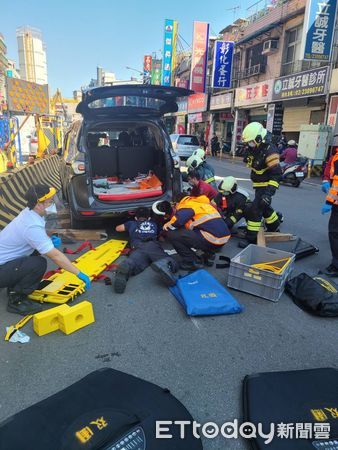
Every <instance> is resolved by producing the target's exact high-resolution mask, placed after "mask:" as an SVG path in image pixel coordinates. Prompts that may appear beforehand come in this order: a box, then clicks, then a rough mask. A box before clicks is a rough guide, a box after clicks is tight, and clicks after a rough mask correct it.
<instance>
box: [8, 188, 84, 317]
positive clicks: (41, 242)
mask: <svg viewBox="0 0 338 450" xmlns="http://www.w3.org/2000/svg"><path fill="white" fill-rule="evenodd" d="M55 193H56V191H55V189H54V188H49V187H48V186H46V185H45V184H35V185H32V186H31V187H30V188H29V189H28V191H27V193H26V195H25V198H26V200H27V208H25V209H24V210H23V211H21V213H20V214H19V215H18V216H17V217H16V218H15V219H13V220H12V222H10V223H9V224H8V225H7V226H6V227H5V228H4V229H3V230H2V231H1V232H0V288H7V295H8V305H7V311H9V312H12V313H17V314H22V315H26V314H34V313H36V312H38V311H41V306H40V305H39V304H38V303H36V302H34V301H30V300H28V298H27V295H29V294H31V293H32V292H33V291H34V290H35V289H37V287H38V286H39V283H40V281H41V279H42V277H43V275H44V273H45V271H46V268H47V261H46V259H45V258H44V256H48V257H49V258H50V259H51V260H52V261H53V262H54V263H55V264H56V265H57V266H58V267H61V268H62V269H64V270H66V271H68V272H70V273H73V274H74V275H76V276H77V277H78V278H79V279H80V280H82V281H83V282H84V283H85V285H86V289H88V288H89V287H90V278H89V277H88V276H87V275H86V274H84V273H82V272H80V271H79V269H78V268H77V267H75V266H74V265H73V264H72V263H71V262H70V261H69V259H68V258H67V257H66V256H65V255H64V254H63V253H61V252H60V251H59V250H57V249H56V248H55V247H54V242H53V238H52V239H51V238H49V237H48V235H47V233H46V230H45V225H46V222H45V219H44V215H45V213H46V210H48V208H50V206H51V205H52V204H53V197H54V195H55ZM41 255H43V256H41Z"/></svg>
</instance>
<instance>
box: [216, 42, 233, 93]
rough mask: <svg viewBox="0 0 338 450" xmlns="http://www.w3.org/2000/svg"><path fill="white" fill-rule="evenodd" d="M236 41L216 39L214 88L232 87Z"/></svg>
mask: <svg viewBox="0 0 338 450" xmlns="http://www.w3.org/2000/svg"><path fill="white" fill-rule="evenodd" d="M234 46H235V44H234V42H224V41H215V47H214V64H213V72H212V87H213V88H221V89H224V88H230V87H231V73H232V59H233V54H234Z"/></svg>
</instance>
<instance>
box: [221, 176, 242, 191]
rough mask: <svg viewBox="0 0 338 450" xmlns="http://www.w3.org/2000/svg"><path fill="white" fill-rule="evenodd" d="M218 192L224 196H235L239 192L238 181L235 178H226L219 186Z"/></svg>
mask: <svg viewBox="0 0 338 450" xmlns="http://www.w3.org/2000/svg"><path fill="white" fill-rule="evenodd" d="M218 190H219V191H220V192H222V193H223V194H234V193H235V192H236V190H237V180H236V178H235V177H225V178H223V180H222V181H221V182H220V184H219V185H218Z"/></svg>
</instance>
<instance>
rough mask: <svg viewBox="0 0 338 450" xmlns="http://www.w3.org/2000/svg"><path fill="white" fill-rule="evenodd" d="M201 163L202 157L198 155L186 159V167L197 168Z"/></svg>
mask: <svg viewBox="0 0 338 450" xmlns="http://www.w3.org/2000/svg"><path fill="white" fill-rule="evenodd" d="M201 164H203V159H202V158H201V157H200V156H195V155H192V156H190V158H188V159H187V167H188V169H197V167H199V166H200V165H201Z"/></svg>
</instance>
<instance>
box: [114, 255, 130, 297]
mask: <svg viewBox="0 0 338 450" xmlns="http://www.w3.org/2000/svg"><path fill="white" fill-rule="evenodd" d="M129 272H130V267H129V264H128V263H126V262H123V263H122V264H120V265H119V267H118V269H117V271H116V275H115V281H114V291H115V292H116V293H117V294H123V292H124V291H125V289H126V286H127V281H128V279H129Z"/></svg>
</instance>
